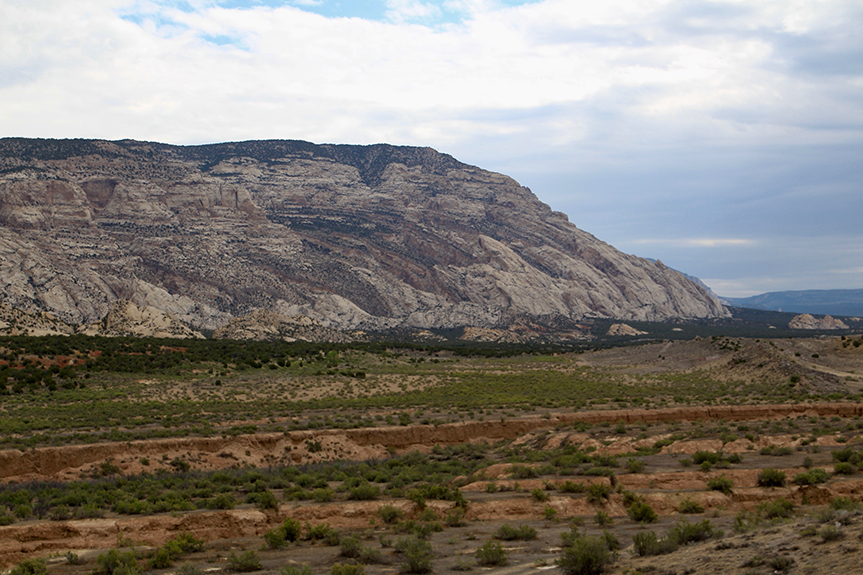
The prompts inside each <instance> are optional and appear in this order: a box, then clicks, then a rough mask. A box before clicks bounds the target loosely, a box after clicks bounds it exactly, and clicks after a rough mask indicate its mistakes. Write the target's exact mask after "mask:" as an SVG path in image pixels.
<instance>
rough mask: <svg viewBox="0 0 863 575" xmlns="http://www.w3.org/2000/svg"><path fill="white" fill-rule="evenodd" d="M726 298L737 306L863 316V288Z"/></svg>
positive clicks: (785, 292) (783, 292) (796, 291)
mask: <svg viewBox="0 0 863 575" xmlns="http://www.w3.org/2000/svg"><path fill="white" fill-rule="evenodd" d="M722 299H723V300H725V301H727V302H729V303H730V304H731V305H733V306H736V307H748V308H753V309H766V310H773V311H787V312H792V313H808V314H815V315H834V316H836V315H838V316H863V289H834V290H786V291H778V292H767V293H763V294H758V295H754V296H750V297H746V298H731V297H723V298H722Z"/></svg>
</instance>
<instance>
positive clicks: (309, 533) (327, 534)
mask: <svg viewBox="0 0 863 575" xmlns="http://www.w3.org/2000/svg"><path fill="white" fill-rule="evenodd" d="M285 522H287V520H285ZM334 535H335V536H336V537H338V533H337V532H336V530H335V529H333V528H332V527H330V524H329V523H318V524H317V525H315V526H311V525H309V524H306V539H307V540H309V541H316V540H319V539H324V540H329V539H332V537H333V536H334ZM334 545H338V541H336V543H334Z"/></svg>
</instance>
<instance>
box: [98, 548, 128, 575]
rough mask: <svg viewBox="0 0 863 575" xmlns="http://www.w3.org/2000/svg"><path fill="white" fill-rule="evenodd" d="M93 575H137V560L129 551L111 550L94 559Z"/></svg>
mask: <svg viewBox="0 0 863 575" xmlns="http://www.w3.org/2000/svg"><path fill="white" fill-rule="evenodd" d="M96 565H97V567H96V569H95V570H94V571H93V573H94V575H137V574H138V573H139V571H138V560H137V558H136V557H135V554H134V553H132V552H131V551H120V550H119V549H111V550H109V551H108V552H106V553H101V554H100V555H99V556H98V557H96Z"/></svg>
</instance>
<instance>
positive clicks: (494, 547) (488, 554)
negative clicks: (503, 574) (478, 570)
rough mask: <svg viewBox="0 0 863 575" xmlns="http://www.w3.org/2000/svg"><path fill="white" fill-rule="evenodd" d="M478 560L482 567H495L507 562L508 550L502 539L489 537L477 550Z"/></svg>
mask: <svg viewBox="0 0 863 575" xmlns="http://www.w3.org/2000/svg"><path fill="white" fill-rule="evenodd" d="M475 557H476V562H477V564H479V565H480V566H482V567H493V566H501V565H506V564H507V561H508V560H507V557H506V551H505V550H504V548H503V545H501V543H500V541H495V540H494V539H489V540H488V541H486V542H485V543H483V544H482V545H481V546H480V547H479V549H477V550H476V554H475Z"/></svg>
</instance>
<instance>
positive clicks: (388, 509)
mask: <svg viewBox="0 0 863 575" xmlns="http://www.w3.org/2000/svg"><path fill="white" fill-rule="evenodd" d="M378 516H380V518H381V519H383V521H384V523H386V524H387V525H392V524H393V523H397V522H398V521H399V520H400V519H401V518H402V517H403V516H404V513H403V512H402V510H401V509H399V508H397V507H395V506H394V505H390V504H387V505H382V506H380V507H378Z"/></svg>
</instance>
